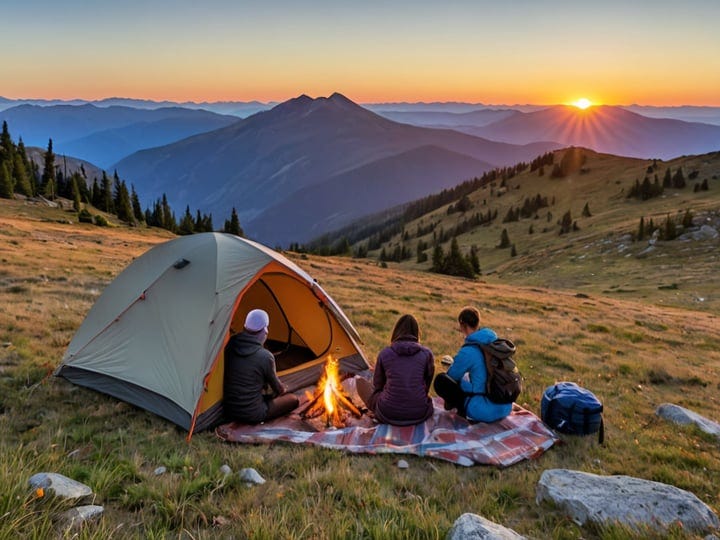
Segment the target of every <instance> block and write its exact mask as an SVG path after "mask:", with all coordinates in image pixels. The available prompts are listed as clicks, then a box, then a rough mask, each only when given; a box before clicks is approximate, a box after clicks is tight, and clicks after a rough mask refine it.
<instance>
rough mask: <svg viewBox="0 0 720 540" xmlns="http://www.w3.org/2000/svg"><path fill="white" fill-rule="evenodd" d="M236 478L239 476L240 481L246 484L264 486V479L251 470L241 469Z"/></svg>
mask: <svg viewBox="0 0 720 540" xmlns="http://www.w3.org/2000/svg"><path fill="white" fill-rule="evenodd" d="M238 476H240V480H242V481H243V482H245V483H246V484H264V483H265V479H264V478H263V477H262V476H260V473H259V472H257V471H256V470H255V469H252V468H245V469H242V470H241V471H240V472H239V473H238Z"/></svg>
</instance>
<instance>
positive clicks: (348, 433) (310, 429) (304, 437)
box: [215, 398, 558, 467]
mask: <svg viewBox="0 0 720 540" xmlns="http://www.w3.org/2000/svg"><path fill="white" fill-rule="evenodd" d="M356 402H357V401H356ZM433 402H434V405H435V411H434V414H433V416H432V417H431V418H429V419H428V420H426V421H425V422H423V423H422V424H417V425H414V426H391V425H389V424H378V423H375V422H374V421H373V420H372V419H371V418H370V417H369V416H368V415H363V417H362V418H361V419H359V420H356V419H353V420H352V422H351V425H349V426H348V427H344V428H337V429H335V428H327V429H317V428H316V427H314V426H313V425H311V423H309V422H308V421H306V420H304V419H303V418H302V417H301V416H300V415H299V414H298V412H297V411H300V410H302V408H303V402H302V401H301V404H300V406H299V407H298V409H296V411H295V412H293V413H292V414H290V415H289V416H286V417H283V418H277V419H275V420H272V421H269V422H266V423H264V424H259V425H247V424H239V423H236V422H231V423H229V424H223V425H221V426H219V427H218V428H217V429H216V431H215V432H216V434H217V436H218V437H219V438H221V439H222V440H224V441H228V442H239V443H271V442H275V441H284V442H291V443H297V444H309V445H316V446H321V447H324V448H334V449H338V450H344V451H346V452H353V453H366V454H386V453H392V454H414V455H417V456H424V457H433V458H437V459H442V460H445V461H450V462H452V463H456V464H458V465H464V466H472V465H478V464H481V465H495V466H498V467H507V466H509V465H513V464H515V463H517V462H519V461H522V460H524V459H532V458H536V457H539V456H540V455H541V454H543V453H544V452H545V451H546V450H548V449H549V448H550V447H551V446H552V445H553V444H555V442H557V440H558V439H557V437H556V436H555V434H554V433H553V432H552V431H551V430H550V429H549V428H547V427H546V426H545V425H544V424H543V423H542V421H541V420H540V419H539V418H538V417H537V416H536V415H535V414H533V413H532V412H530V411H528V410H526V409H523V408H522V407H520V406H519V405H513V411H512V413H511V414H510V415H509V416H508V417H506V418H504V419H503V420H500V421H498V422H493V423H492V424H485V423H483V422H478V423H472V424H471V423H469V422H468V421H467V420H466V419H464V418H462V417H460V416H457V415H456V414H455V413H454V412H448V411H446V410H444V408H443V405H442V403H443V402H442V399H440V398H433Z"/></svg>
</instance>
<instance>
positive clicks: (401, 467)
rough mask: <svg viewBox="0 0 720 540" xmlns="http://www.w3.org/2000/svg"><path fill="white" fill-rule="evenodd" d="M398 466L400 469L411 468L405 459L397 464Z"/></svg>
mask: <svg viewBox="0 0 720 540" xmlns="http://www.w3.org/2000/svg"><path fill="white" fill-rule="evenodd" d="M397 466H398V469H407V468H409V467H410V465H408V462H407V461H405V460H404V459H401V460H399V461H398V462H397Z"/></svg>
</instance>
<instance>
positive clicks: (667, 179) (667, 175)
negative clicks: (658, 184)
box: [663, 167, 672, 188]
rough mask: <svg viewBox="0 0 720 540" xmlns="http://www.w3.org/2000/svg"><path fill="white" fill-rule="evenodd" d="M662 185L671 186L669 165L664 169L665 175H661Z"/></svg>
mask: <svg viewBox="0 0 720 540" xmlns="http://www.w3.org/2000/svg"><path fill="white" fill-rule="evenodd" d="M663 187H664V188H671V187H672V171H671V170H670V167H668V168H667V169H665V176H663Z"/></svg>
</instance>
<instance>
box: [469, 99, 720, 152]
mask: <svg viewBox="0 0 720 540" xmlns="http://www.w3.org/2000/svg"><path fill="white" fill-rule="evenodd" d="M462 131H464V132H466V133H472V134H473V135H478V136H482V137H487V138H490V139H493V140H497V141H503V142H510V143H515V144H525V143H528V142H531V141H537V140H551V141H557V142H558V143H560V144H562V145H563V146H573V145H574V146H584V147H587V148H592V149H593V150H596V151H598V152H604V153H608V154H615V155H619V156H628V157H637V158H643V159H647V158H660V159H672V158H675V157H678V156H681V155H691V154H704V153H706V152H712V151H714V150H718V149H720V126H712V125H709V124H701V123H691V122H683V121H681V120H671V119H666V118H665V119H659V118H648V117H646V116H642V115H640V114H637V113H634V112H631V111H627V110H625V109H622V108H620V107H611V106H597V107H590V108H588V109H586V110H580V109H578V108H576V107H570V106H565V105H558V106H555V107H551V108H548V109H543V110H540V111H535V112H530V113H519V114H515V115H512V116H509V117H507V118H504V119H502V120H499V121H497V122H494V123H492V124H488V125H486V126H482V127H477V128H467V129H466V128H462Z"/></svg>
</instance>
